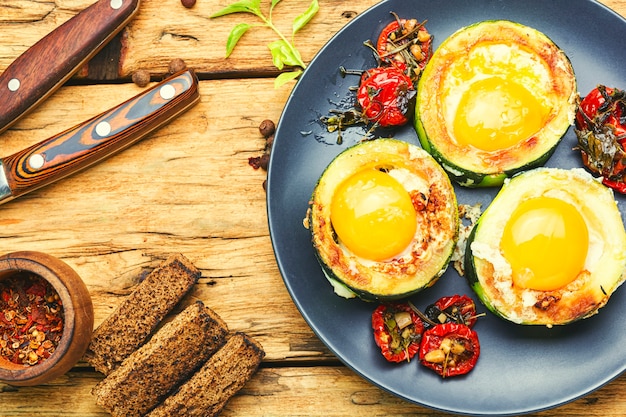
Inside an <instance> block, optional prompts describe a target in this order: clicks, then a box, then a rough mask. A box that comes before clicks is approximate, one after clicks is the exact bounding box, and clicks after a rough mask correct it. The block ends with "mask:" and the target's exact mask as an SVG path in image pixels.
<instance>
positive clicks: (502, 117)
mask: <svg viewBox="0 0 626 417" xmlns="http://www.w3.org/2000/svg"><path fill="white" fill-rule="evenodd" d="M544 119H545V116H544V115H543V111H542V106H541V104H540V103H539V101H538V100H537V99H536V98H535V96H533V94H532V93H531V92H530V91H528V90H527V89H526V88H525V87H524V86H523V85H521V84H519V83H516V82H514V81H511V80H508V79H504V78H500V77H489V78H485V79H482V80H479V81H476V82H474V83H473V84H472V85H471V86H470V88H469V89H468V90H467V91H466V92H465V93H464V94H463V96H462V97H461V100H460V101H459V106H458V108H457V111H456V114H455V116H454V125H453V129H454V137H455V138H456V141H457V142H458V144H459V145H471V146H474V147H475V148H478V149H481V150H484V151H488V152H490V151H496V150H500V149H507V148H510V147H512V146H515V145H517V144H518V143H520V142H522V141H524V140H526V139H528V138H530V137H532V136H533V135H534V134H536V133H537V132H538V131H539V130H540V129H541V128H542V126H543V124H544Z"/></svg>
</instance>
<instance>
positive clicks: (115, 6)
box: [111, 0, 124, 10]
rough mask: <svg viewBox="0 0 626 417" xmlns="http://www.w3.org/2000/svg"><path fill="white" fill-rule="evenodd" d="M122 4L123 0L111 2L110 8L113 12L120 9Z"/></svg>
mask: <svg viewBox="0 0 626 417" xmlns="http://www.w3.org/2000/svg"><path fill="white" fill-rule="evenodd" d="M122 3H124V1H123V0H111V8H112V9H113V10H118V9H119V8H120V7H122Z"/></svg>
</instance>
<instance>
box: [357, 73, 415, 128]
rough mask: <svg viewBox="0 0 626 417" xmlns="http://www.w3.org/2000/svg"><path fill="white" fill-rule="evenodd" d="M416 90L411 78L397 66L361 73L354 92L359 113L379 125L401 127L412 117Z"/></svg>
mask: <svg viewBox="0 0 626 417" xmlns="http://www.w3.org/2000/svg"><path fill="white" fill-rule="evenodd" d="M416 95H417V92H416V90H415V87H414V86H413V82H412V81H411V79H410V78H409V77H408V76H407V75H406V74H405V73H404V72H402V71H401V70H400V69H398V68H396V67H376V68H372V69H369V70H367V71H364V72H363V75H361V82H360V84H359V89H358V91H357V102H358V104H359V107H360V108H361V110H362V114H363V116H364V117H365V119H367V120H368V121H370V122H374V123H377V124H378V125H380V126H381V127H390V126H402V125H404V124H406V123H407V122H408V121H409V119H410V118H411V117H412V115H413V112H414V109H415V98H416Z"/></svg>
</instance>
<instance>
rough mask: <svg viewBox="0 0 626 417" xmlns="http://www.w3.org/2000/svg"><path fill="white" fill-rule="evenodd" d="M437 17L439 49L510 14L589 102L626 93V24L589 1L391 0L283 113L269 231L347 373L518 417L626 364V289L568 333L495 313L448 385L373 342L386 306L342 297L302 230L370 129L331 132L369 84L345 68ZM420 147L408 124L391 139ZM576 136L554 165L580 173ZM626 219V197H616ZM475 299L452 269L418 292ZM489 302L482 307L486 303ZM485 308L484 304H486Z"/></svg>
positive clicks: (292, 283)
mask: <svg viewBox="0 0 626 417" xmlns="http://www.w3.org/2000/svg"><path fill="white" fill-rule="evenodd" d="M391 11H393V12H396V13H397V14H398V15H400V16H401V17H406V18H417V19H418V20H424V19H427V20H428V23H427V28H428V30H429V31H430V32H431V33H432V34H433V35H434V36H435V43H434V47H435V48H436V47H437V46H438V45H439V44H440V43H441V41H442V40H444V39H445V38H446V37H448V36H449V35H451V34H452V33H453V32H455V31H456V30H458V29H460V28H461V27H463V26H466V25H469V24H472V23H475V22H478V21H482V20H490V19H509V20H513V21H517V22H520V23H522V24H525V25H528V26H531V27H534V28H536V29H538V30H540V31H542V32H544V33H545V34H546V35H548V36H549V37H550V38H551V39H552V40H553V41H554V42H555V43H556V44H557V45H559V46H560V47H561V48H562V49H563V50H564V51H565V53H566V54H567V55H568V57H569V58H570V60H571V61H572V64H573V66H574V70H575V72H576V76H577V80H578V89H579V91H580V93H581V94H582V95H584V94H586V93H587V92H588V91H590V90H591V89H592V88H593V87H595V86H596V84H599V83H601V84H605V85H608V86H614V87H621V88H626V66H625V65H623V59H624V57H626V42H624V39H626V21H625V20H624V19H623V18H622V17H620V16H619V15H618V14H616V13H615V12H613V11H611V10H609V9H608V8H606V7H604V6H603V5H601V4H599V3H597V2H595V1H589V0H553V1H544V0H530V1H529V0H526V1H519V0H474V1H467V0H448V1H435V0H414V1H408V0H389V1H382V2H381V3H379V4H377V5H376V6H375V7H373V8H371V9H369V10H367V11H366V12H364V13H363V14H361V15H359V16H358V17H356V18H355V19H354V20H353V21H351V22H350V23H349V24H348V25H347V26H346V27H345V28H344V29H342V30H341V31H340V32H339V33H337V34H336V35H335V36H334V37H333V38H332V39H331V40H330V41H329V42H328V44H326V46H324V48H322V50H321V51H320V52H319V54H318V55H317V56H316V57H315V59H313V61H312V62H311V64H310V65H309V67H308V68H307V70H306V71H305V73H304V74H303V76H302V78H301V79H300V81H299V82H298V84H297V85H296V87H295V88H294V90H293V93H292V95H291V97H290V98H289V101H288V103H287V105H286V107H285V109H284V112H283V114H282V116H281V119H280V123H279V126H278V129H277V132H276V136H275V141H274V145H273V149H272V157H271V161H270V166H269V177H268V188H267V207H268V217H269V227H270V234H271V238H272V244H273V246H274V251H275V254H276V259H277V262H278V266H279V268H280V272H281V274H282V276H283V279H284V282H285V285H286V286H287V288H288V290H289V293H290V294H291V297H292V298H293V301H294V303H295V304H296V305H297V307H298V309H299V310H300V312H301V313H302V316H303V317H304V319H305V320H306V321H307V323H308V324H309V325H310V326H311V328H312V329H313V331H314V332H315V334H316V335H317V336H318V337H319V338H320V339H321V340H322V341H323V342H324V343H325V344H326V346H328V348H329V349H330V350H331V351H332V352H333V353H334V354H336V355H337V357H339V358H340V359H341V360H342V361H343V362H344V363H345V364H346V365H347V366H348V367H350V368H351V369H353V370H354V371H355V372H356V373H357V374H359V375H361V376H362V377H363V378H365V379H366V380H368V381H370V382H371V383H373V384H375V385H377V386H379V387H381V388H382V389H384V390H387V391H389V392H391V393H393V394H395V395H397V396H398V397H400V398H403V399H405V400H407V401H410V402H414V403H417V404H420V405H423V406H426V407H431V408H433V409H437V410H443V411H448V412H453V413H459V414H469V415H515V414H523V413H530V412H535V411H539V410H544V409H547V408H551V407H555V406H559V405H561V404H564V403H566V402H569V401H572V400H575V399H577V398H580V397H582V396H584V395H586V394H588V393H590V392H591V391H593V390H595V389H597V388H599V387H601V386H602V385H603V384H606V383H607V382H609V381H611V380H612V379H614V378H616V377H617V376H619V375H620V374H621V373H622V372H623V371H624V369H625V368H626V349H623V348H620V347H623V346H626V321H625V320H624V317H626V290H624V289H619V290H618V291H617V292H616V293H615V294H614V295H613V297H612V299H611V301H610V302H609V303H608V305H607V306H606V307H605V308H603V309H602V310H600V313H599V314H597V315H596V316H594V317H592V318H589V319H587V320H584V321H581V322H579V323H575V324H572V325H568V326H565V327H559V328H553V329H547V328H544V327H527V326H517V325H514V324H511V323H508V322H505V321H503V320H500V319H498V318H496V317H495V316H494V315H492V314H490V313H489V314H487V317H485V318H482V319H481V320H479V322H478V323H477V324H476V330H477V332H478V334H479V336H480V341H481V348H482V350H481V357H480V359H479V361H478V364H477V366H476V368H475V369H474V370H473V371H472V372H470V373H469V374H468V375H466V376H464V377H455V378H450V379H446V380H442V379H441V378H440V377H439V376H437V375H436V374H435V373H433V372H432V371H430V370H428V369H426V368H424V367H422V366H421V365H419V364H418V361H412V362H411V363H405V364H399V365H397V364H390V363H387V362H386V361H385V360H384V359H383V357H382V356H381V354H380V351H379V349H378V348H377V347H376V345H375V344H374V341H373V337H372V330H371V321H370V320H371V319H370V317H371V313H372V311H373V310H374V308H375V306H374V305H373V304H369V303H365V302H363V301H360V300H357V299H352V300H346V299H343V298H340V297H338V296H337V295H335V294H334V293H333V290H332V288H331V286H330V285H329V284H328V282H327V281H326V279H325V278H324V275H323V274H322V272H321V270H320V267H319V265H318V263H317V261H316V259H315V255H314V253H313V248H312V246H311V238H310V235H309V232H308V230H306V229H305V228H304V227H303V226H302V220H303V218H304V217H305V215H306V211H307V204H308V201H309V198H310V196H311V192H312V191H313V188H314V186H315V183H316V181H317V179H318V178H319V176H320V175H321V174H322V172H323V170H324V168H325V167H326V165H327V164H328V163H330V161H331V160H332V159H333V158H334V157H335V156H336V155H337V154H338V153H339V152H341V151H342V150H344V149H345V148H346V147H348V146H350V145H353V144H355V143H356V142H357V141H358V140H359V139H360V138H361V137H362V135H363V133H364V131H363V130H362V129H360V128H351V129H348V131H347V132H346V133H345V135H344V138H343V143H342V144H337V134H336V133H328V132H327V131H326V129H325V127H324V125H323V124H321V123H320V122H319V118H320V117H321V116H325V115H328V112H329V110H330V109H333V108H341V107H345V105H346V103H348V102H349V98H350V97H351V96H352V93H351V92H350V90H349V89H350V87H353V86H355V85H357V84H358V78H356V77H354V76H352V77H351V76H347V77H345V78H342V77H341V76H340V72H339V67H340V66H343V67H345V68H348V69H367V68H370V67H373V66H375V65H376V63H375V60H374V57H373V55H372V52H371V50H369V49H368V48H366V47H364V46H363V42H364V41H365V40H367V39H372V40H375V39H376V38H377V36H378V33H379V32H380V30H381V29H382V28H383V27H384V26H385V25H386V24H387V23H388V22H390V21H391V20H392V19H393V17H392V16H391V15H390V12H391ZM384 134H385V135H386V136H394V137H396V138H398V139H402V140H405V141H408V142H411V143H415V144H418V140H417V136H416V134H415V131H414V130H413V128H412V127H411V126H410V125H408V126H405V127H402V128H400V129H398V130H396V131H392V132H384ZM575 143H576V138H575V135H574V132H573V131H572V130H571V129H570V131H569V132H568V133H567V135H566V137H565V138H564V140H563V141H562V142H561V144H560V145H559V148H558V149H557V152H556V153H555V155H554V156H553V157H552V158H551V159H550V161H549V163H548V165H549V166H559V167H566V168H567V167H579V166H581V162H580V156H579V154H578V153H577V152H574V151H572V148H573V146H574V145H575ZM495 191H496V190H467V189H457V197H458V200H459V203H467V204H474V203H476V202H482V203H483V207H486V205H488V204H489V202H490V201H491V199H492V198H493V196H494V194H495ZM617 198H618V200H619V205H620V207H621V210H622V213H623V212H624V207H623V206H624V198H623V197H622V196H618V197H617ZM457 293H458V294H468V295H470V296H472V297H474V295H473V293H472V291H471V289H470V288H469V286H468V285H467V283H466V281H465V280H464V278H462V277H460V276H459V275H458V274H457V272H456V271H455V270H454V269H453V268H449V269H448V271H447V272H446V274H445V275H444V276H443V277H442V278H441V280H440V281H439V282H438V283H437V284H436V285H435V286H434V287H432V288H430V289H428V290H426V291H424V292H422V293H420V294H419V295H417V296H415V297H412V298H411V301H412V302H413V303H414V304H415V305H417V306H418V307H421V308H425V307H426V306H427V305H428V304H430V303H432V302H433V301H435V300H436V299H437V298H438V297H440V296H443V295H452V294H457ZM478 305H479V309H480V307H482V306H481V305H480V304H478ZM483 311H484V308H483Z"/></svg>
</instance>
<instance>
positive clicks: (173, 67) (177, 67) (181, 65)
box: [168, 58, 187, 74]
mask: <svg viewBox="0 0 626 417" xmlns="http://www.w3.org/2000/svg"><path fill="white" fill-rule="evenodd" d="M185 68H187V64H186V63H185V61H183V60H182V59H180V58H176V59H172V60H171V61H170V65H169V67H168V71H169V72H170V74H175V73H177V72H179V71H182V70H184V69H185Z"/></svg>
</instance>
